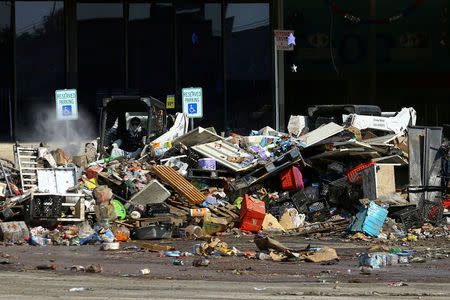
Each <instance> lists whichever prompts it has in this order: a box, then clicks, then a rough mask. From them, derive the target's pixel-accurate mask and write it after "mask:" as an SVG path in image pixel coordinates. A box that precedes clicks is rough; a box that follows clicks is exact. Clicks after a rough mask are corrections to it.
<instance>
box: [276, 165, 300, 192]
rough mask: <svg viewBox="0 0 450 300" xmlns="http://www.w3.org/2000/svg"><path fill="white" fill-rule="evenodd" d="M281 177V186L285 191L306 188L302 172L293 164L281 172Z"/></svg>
mask: <svg viewBox="0 0 450 300" xmlns="http://www.w3.org/2000/svg"><path fill="white" fill-rule="evenodd" d="M280 178H281V187H282V188H283V190H285V191H289V190H299V189H300V188H304V185H303V176H302V173H301V172H300V169H299V168H298V167H296V166H292V167H291V168H289V169H287V170H284V171H283V172H281V173H280Z"/></svg>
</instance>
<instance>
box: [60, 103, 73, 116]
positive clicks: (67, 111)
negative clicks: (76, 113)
mask: <svg viewBox="0 0 450 300" xmlns="http://www.w3.org/2000/svg"><path fill="white" fill-rule="evenodd" d="M62 115H63V116H71V115H72V105H63V106H62Z"/></svg>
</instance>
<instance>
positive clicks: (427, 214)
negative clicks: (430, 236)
mask: <svg viewBox="0 0 450 300" xmlns="http://www.w3.org/2000/svg"><path fill="white" fill-rule="evenodd" d="M443 215H444V206H443V205H442V203H441V202H433V201H429V200H424V201H423V202H422V217H423V220H424V222H427V223H431V224H433V225H436V224H438V223H439V222H440V221H441V220H442V218H443Z"/></svg>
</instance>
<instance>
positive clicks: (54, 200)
mask: <svg viewBox="0 0 450 300" xmlns="http://www.w3.org/2000/svg"><path fill="white" fill-rule="evenodd" d="M62 203H63V197H60V196H35V197H34V199H32V200H31V201H30V215H31V217H32V218H60V217H61V214H62Z"/></svg>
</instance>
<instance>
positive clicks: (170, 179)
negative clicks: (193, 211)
mask: <svg viewBox="0 0 450 300" xmlns="http://www.w3.org/2000/svg"><path fill="white" fill-rule="evenodd" d="M152 171H153V172H154V173H155V174H156V176H158V177H159V178H160V179H161V180H163V181H165V182H166V183H167V184H169V185H170V186H171V187H172V188H173V189H174V190H175V191H177V192H178V193H180V194H181V195H182V196H183V197H185V198H186V199H187V201H189V203H191V204H201V203H203V201H205V198H206V197H205V195H203V194H202V192H200V191H199V190H198V189H197V188H196V187H195V186H193V185H192V184H191V183H190V182H189V181H187V180H186V179H184V178H183V176H181V174H180V173H178V172H177V171H175V170H174V169H173V168H171V167H167V166H155V167H153V168H152Z"/></svg>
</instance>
